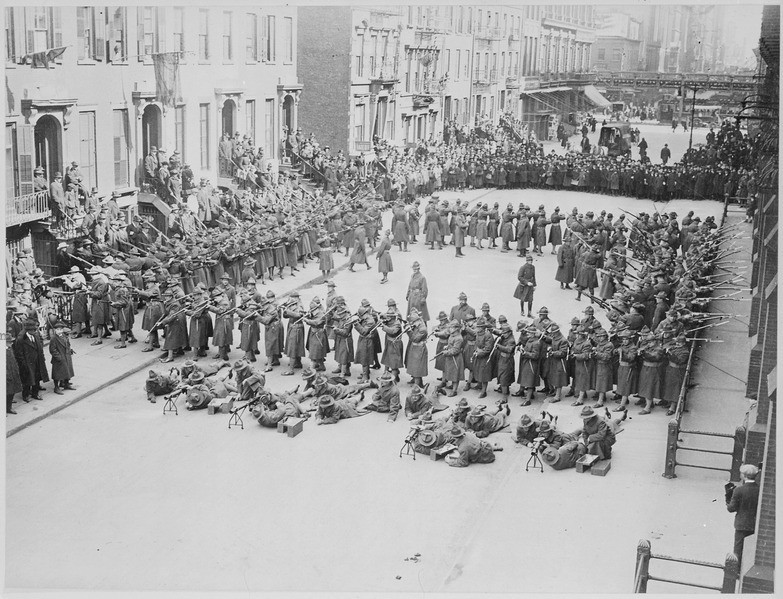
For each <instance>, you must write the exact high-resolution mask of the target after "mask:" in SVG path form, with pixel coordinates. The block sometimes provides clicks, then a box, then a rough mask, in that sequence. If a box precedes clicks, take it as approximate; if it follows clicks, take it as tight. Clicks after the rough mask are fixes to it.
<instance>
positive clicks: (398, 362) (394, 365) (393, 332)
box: [380, 299, 405, 383]
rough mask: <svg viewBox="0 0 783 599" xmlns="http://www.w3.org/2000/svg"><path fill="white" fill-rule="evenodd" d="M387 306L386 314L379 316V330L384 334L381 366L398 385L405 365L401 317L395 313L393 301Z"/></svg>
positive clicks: (395, 305) (395, 307) (395, 308)
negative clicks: (391, 375)
mask: <svg viewBox="0 0 783 599" xmlns="http://www.w3.org/2000/svg"><path fill="white" fill-rule="evenodd" d="M387 305H388V310H387V311H386V314H382V315H381V326H380V328H381V329H382V330H383V332H384V334H385V339H384V347H383V354H382V355H381V364H382V365H383V366H384V367H385V368H386V372H391V373H392V374H393V375H394V381H395V382H396V383H399V382H400V368H402V367H403V366H404V365H405V362H404V361H403V347H402V345H403V341H402V331H403V327H402V317H401V316H400V314H399V312H398V311H397V304H396V302H395V301H394V300H393V299H390V300H389V301H388V303H387Z"/></svg>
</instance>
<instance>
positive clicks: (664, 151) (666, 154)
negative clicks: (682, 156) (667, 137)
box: [661, 144, 672, 166]
mask: <svg viewBox="0 0 783 599" xmlns="http://www.w3.org/2000/svg"><path fill="white" fill-rule="evenodd" d="M671 157H672V151H671V150H670V149H669V144H663V148H661V162H663V164H664V166H666V163H667V162H669V158H671Z"/></svg>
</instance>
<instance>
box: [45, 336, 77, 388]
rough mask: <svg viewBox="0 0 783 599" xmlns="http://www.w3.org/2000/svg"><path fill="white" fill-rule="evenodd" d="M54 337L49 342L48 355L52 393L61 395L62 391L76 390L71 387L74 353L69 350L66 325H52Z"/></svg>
mask: <svg viewBox="0 0 783 599" xmlns="http://www.w3.org/2000/svg"><path fill="white" fill-rule="evenodd" d="M53 328H54V335H53V336H52V338H51V339H50V340H49V353H50V354H51V356H52V380H53V381H54V392H55V393H56V394H57V395H62V394H63V389H68V390H73V389H76V387H74V386H73V385H71V379H72V378H73V376H74V374H73V358H72V357H71V356H72V355H73V354H74V353H75V352H74V351H73V350H72V349H71V340H70V338H69V337H68V325H67V324H65V323H64V322H62V321H58V322H56V323H55V324H54V327H53Z"/></svg>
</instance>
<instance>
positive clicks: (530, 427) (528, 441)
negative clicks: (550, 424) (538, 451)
mask: <svg viewBox="0 0 783 599" xmlns="http://www.w3.org/2000/svg"><path fill="white" fill-rule="evenodd" d="M540 426H541V421H540V420H534V419H532V418H531V417H530V416H528V415H527V414H522V416H521V417H520V419H519V422H518V423H517V429H516V433H515V434H514V443H519V444H521V445H526V446H528V447H530V446H531V445H532V444H533V441H534V440H535V438H536V437H538V429H539V427H540Z"/></svg>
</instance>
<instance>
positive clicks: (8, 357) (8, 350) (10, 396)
mask: <svg viewBox="0 0 783 599" xmlns="http://www.w3.org/2000/svg"><path fill="white" fill-rule="evenodd" d="M20 332H21V331H20ZM17 335H18V333H17V334H14V330H13V329H12V328H11V327H9V326H6V332H5V413H6V414H16V411H15V410H14V408H13V404H14V395H16V394H17V393H21V392H22V391H23V386H22V378H21V376H20V374H19V364H18V362H17V361H16V356H15V355H14V342H15V341H16V337H17ZM25 401H26V402H29V400H28V399H25Z"/></svg>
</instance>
